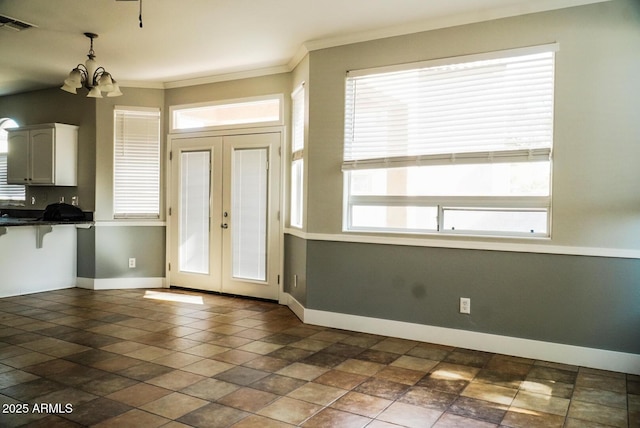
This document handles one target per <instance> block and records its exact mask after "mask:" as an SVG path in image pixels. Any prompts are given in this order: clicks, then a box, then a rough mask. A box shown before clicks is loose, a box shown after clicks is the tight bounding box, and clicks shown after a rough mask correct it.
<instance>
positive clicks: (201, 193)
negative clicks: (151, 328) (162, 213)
mask: <svg viewBox="0 0 640 428" xmlns="http://www.w3.org/2000/svg"><path fill="white" fill-rule="evenodd" d="M280 144H281V134H280V133H279V132H272V133H262V134H246V135H245V134H243V135H230V136H202V137H200V136H198V137H185V138H182V137H174V138H172V139H171V161H170V162H171V178H170V181H171V183H170V204H169V205H170V210H169V214H170V215H169V239H168V240H169V245H168V247H169V251H168V252H169V272H168V277H169V281H170V284H171V285H175V286H180V287H187V288H194V289H200V290H210V291H218V292H222V293H229V294H237V295H244V296H252V297H260V298H266V299H273V300H277V299H278V297H279V289H280V285H279V273H280V272H279V271H280V234H279V230H280V220H279V214H278V212H279V207H280V156H279V154H278V153H279V147H280Z"/></svg>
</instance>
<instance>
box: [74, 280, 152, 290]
mask: <svg viewBox="0 0 640 428" xmlns="http://www.w3.org/2000/svg"><path fill="white" fill-rule="evenodd" d="M164 283H165V279H164V278H78V279H77V280H76V286H77V287H80V288H87V289H89V290H117V289H130V288H164Z"/></svg>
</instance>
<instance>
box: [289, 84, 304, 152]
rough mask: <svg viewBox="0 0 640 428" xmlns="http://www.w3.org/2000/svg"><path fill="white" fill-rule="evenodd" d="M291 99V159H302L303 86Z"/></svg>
mask: <svg viewBox="0 0 640 428" xmlns="http://www.w3.org/2000/svg"><path fill="white" fill-rule="evenodd" d="M291 98H292V104H293V106H292V110H293V114H292V116H293V120H292V131H291V134H292V135H291V152H292V153H293V159H294V160H295V159H298V158H299V157H302V153H301V152H302V150H303V149H304V84H302V85H300V86H299V87H298V89H296V90H295V91H294V92H293V94H291Z"/></svg>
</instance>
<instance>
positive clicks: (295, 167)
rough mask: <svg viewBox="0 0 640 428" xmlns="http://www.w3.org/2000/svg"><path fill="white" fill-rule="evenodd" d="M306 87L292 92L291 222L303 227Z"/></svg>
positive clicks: (302, 85)
mask: <svg viewBox="0 0 640 428" xmlns="http://www.w3.org/2000/svg"><path fill="white" fill-rule="evenodd" d="M304 99H305V89H304V83H302V84H301V85H300V86H299V87H298V88H297V89H296V90H295V91H293V93H292V94H291V100H292V108H291V110H292V118H291V122H292V123H291V127H292V130H291V193H290V197H291V210H290V220H289V222H290V224H291V226H293V227H302V221H303V220H302V218H303V204H304V201H303V179H304V117H305V109H304V107H305V104H304Z"/></svg>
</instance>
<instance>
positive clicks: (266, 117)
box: [171, 95, 282, 131]
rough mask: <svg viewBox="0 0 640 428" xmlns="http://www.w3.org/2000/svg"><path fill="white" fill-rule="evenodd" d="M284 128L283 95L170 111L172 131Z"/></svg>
mask: <svg viewBox="0 0 640 428" xmlns="http://www.w3.org/2000/svg"><path fill="white" fill-rule="evenodd" d="M281 124H282V95H269V96H265V97H254V98H243V99H236V100H225V101H219V102H215V103H204V104H191V105H184V106H174V107H171V130H172V131H183V130H193V129H215V128H234V127H246V126H256V125H260V126H263V125H281Z"/></svg>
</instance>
